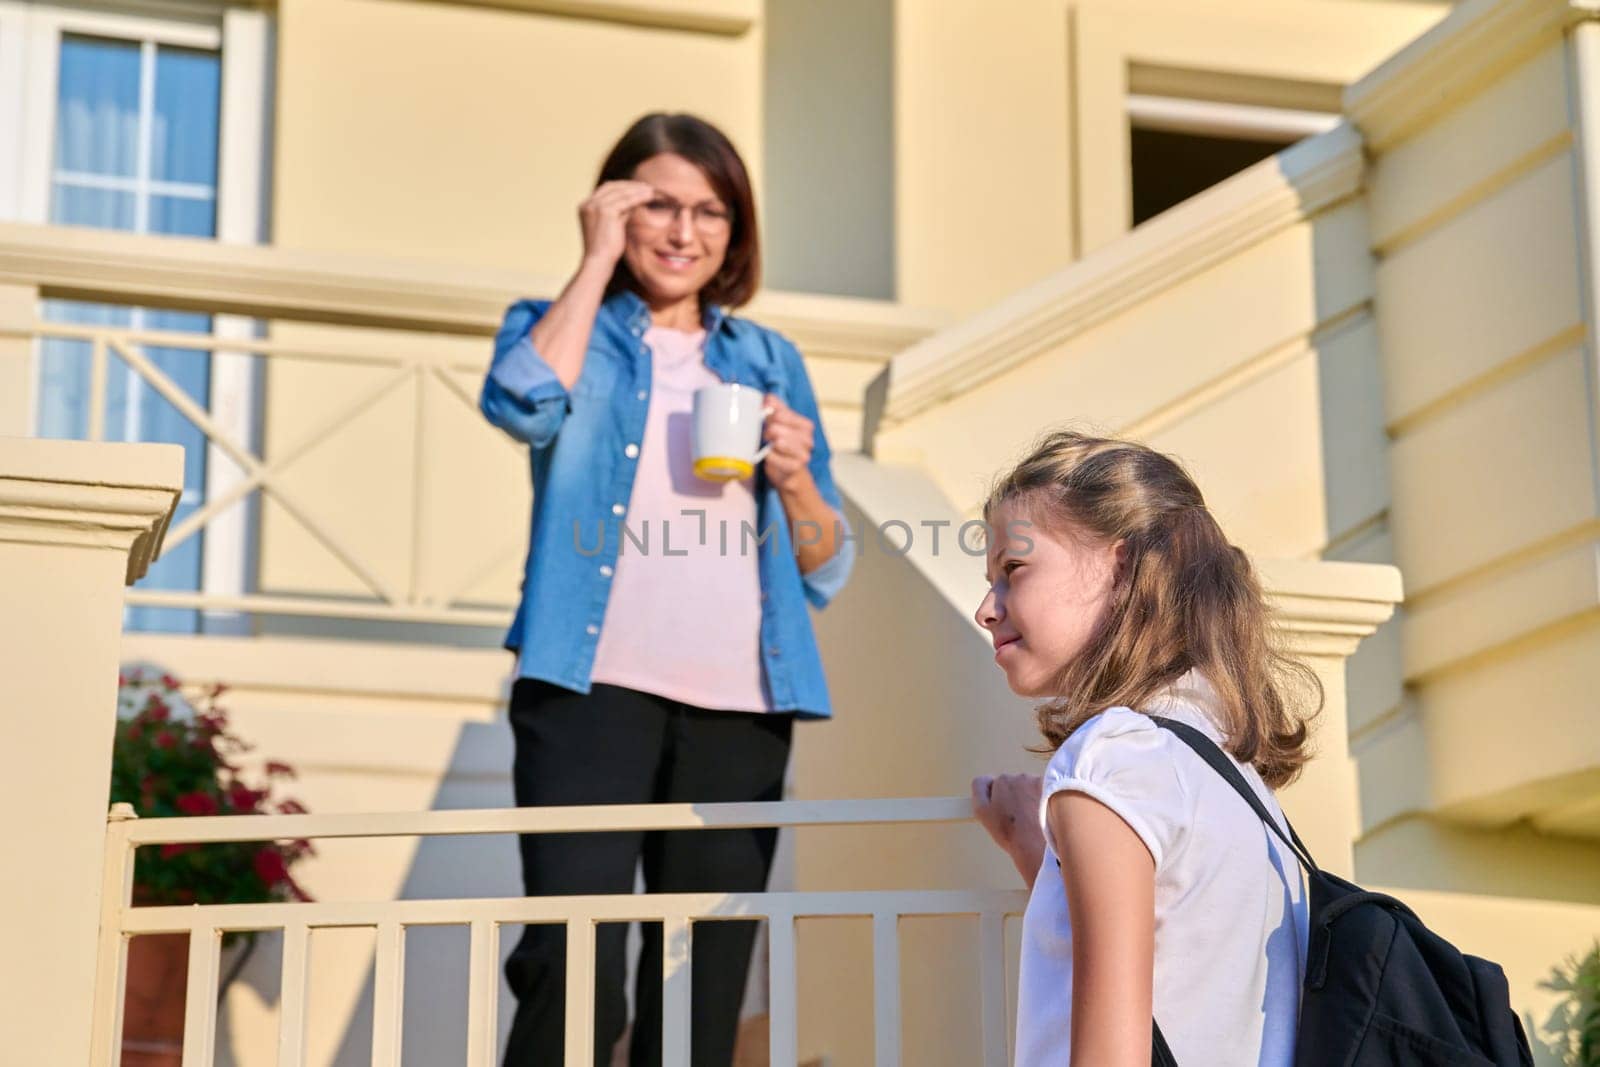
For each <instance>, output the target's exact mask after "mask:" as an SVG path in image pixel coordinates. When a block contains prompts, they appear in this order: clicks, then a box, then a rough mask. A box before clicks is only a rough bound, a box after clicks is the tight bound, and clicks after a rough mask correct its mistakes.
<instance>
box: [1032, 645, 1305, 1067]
mask: <svg viewBox="0 0 1600 1067" xmlns="http://www.w3.org/2000/svg"><path fill="white" fill-rule="evenodd" d="M1208 707H1215V694H1214V692H1213V691H1212V689H1211V686H1210V684H1209V683H1208V682H1206V680H1205V678H1204V677H1203V676H1202V675H1200V674H1198V673H1197V672H1194V671H1190V672H1189V673H1188V674H1186V675H1184V676H1183V677H1182V678H1181V679H1179V680H1178V681H1177V682H1176V683H1174V684H1173V685H1172V686H1171V687H1169V688H1168V689H1167V690H1165V691H1164V692H1163V693H1162V694H1161V695H1160V696H1159V697H1158V698H1157V699H1156V700H1154V701H1152V702H1151V704H1150V706H1149V708H1148V709H1147V710H1149V711H1150V712H1151V713H1153V714H1157V715H1163V716H1165V717H1167V718H1171V719H1177V720H1179V721H1181V722H1186V723H1189V724H1191V725H1193V726H1195V727H1196V728H1198V729H1200V730H1201V731H1203V732H1204V733H1205V734H1206V735H1207V736H1208V737H1210V738H1211V739H1212V740H1213V741H1217V742H1218V743H1220V742H1221V741H1222V737H1221V736H1220V734H1219V733H1218V729H1217V726H1216V725H1215V723H1214V722H1213V721H1212V719H1211V716H1210V715H1209V714H1208V713H1207V712H1206V710H1205V709H1206V708H1208ZM1230 758H1231V754H1230ZM1235 763H1237V761H1235ZM1240 770H1241V771H1243V773H1244V776H1245V780H1246V781H1248V782H1249V783H1250V786H1251V788H1253V789H1254V790H1255V791H1256V793H1257V795H1259V796H1260V797H1261V799H1262V802H1263V803H1264V804H1265V805H1266V807H1267V810H1268V811H1269V812H1271V813H1272V814H1273V815H1274V817H1275V818H1277V819H1279V820H1280V825H1283V823H1282V821H1281V820H1282V811H1281V809H1280V808H1279V807H1278V804H1277V801H1276V800H1275V799H1274V798H1273V796H1272V792H1271V791H1270V790H1269V789H1268V788H1267V787H1266V785H1265V784H1263V783H1262V781H1261V778H1260V776H1259V775H1258V774H1256V772H1255V769H1254V768H1252V767H1248V766H1242V765H1241V766H1240ZM1069 789H1070V790H1076V791H1079V792H1082V793H1087V794H1088V795H1090V796H1092V797H1094V798H1095V799H1097V800H1099V801H1100V802H1101V803H1103V804H1105V805H1106V806H1107V807H1109V808H1110V809H1111V810H1112V811H1114V812H1116V813H1117V814H1118V815H1119V816H1121V818H1122V819H1123V821H1124V822H1126V823H1127V824H1128V825H1129V826H1130V827H1132V828H1133V830H1134V832H1135V833H1137V834H1138V835H1139V837H1140V839H1141V840H1143V841H1144V843H1145V845H1146V847H1148V848H1149V849H1150V854H1151V855H1152V856H1153V857H1154V858H1155V862H1156V885H1155V905H1156V917H1155V918H1156V925H1155V986H1154V1002H1155V1003H1154V1009H1155V1018H1156V1022H1158V1023H1159V1024H1160V1025H1161V1032H1162V1035H1163V1036H1164V1037H1165V1038H1166V1039H1167V1044H1168V1046H1169V1047H1170V1048H1171V1049H1172V1054H1173V1056H1174V1057H1175V1058H1176V1059H1177V1061H1178V1063H1179V1065H1180V1067H1204V1065H1206V1064H1218V1065H1227V1067H1238V1065H1241V1064H1260V1065H1262V1067H1267V1065H1271V1067H1279V1065H1283V1067H1287V1065H1289V1064H1291V1063H1292V1062H1293V1060H1294V1036H1295V1028H1296V1025H1297V1023H1298V1020H1299V1015H1300V983H1301V980H1302V979H1303V977H1304V975H1305V957H1306V937H1307V923H1308V911H1307V900H1306V888H1305V876H1304V874H1303V872H1302V871H1301V870H1300V866H1299V863H1298V861H1296V859H1295V857H1294V853H1293V852H1292V851H1290V850H1289V848H1288V846H1286V845H1285V844H1283V842H1281V841H1280V840H1279V839H1278V837H1277V835H1276V834H1274V833H1272V832H1271V831H1270V830H1269V829H1268V828H1267V827H1266V826H1265V825H1263V823H1262V822H1261V820H1260V818H1258V817H1257V816H1256V814H1255V812H1254V811H1252V810H1251V809H1250V806H1249V805H1248V804H1246V803H1245V802H1244V799H1243V798H1242V797H1240V796H1239V794H1238V793H1236V792H1234V790H1233V787H1232V786H1230V785H1229V784H1228V783H1227V782H1226V781H1224V780H1223V778H1222V776H1221V775H1219V774H1217V772H1216V771H1214V770H1212V769H1211V768H1210V767H1209V766H1207V765H1206V764H1205V763H1204V762H1202V761H1201V759H1200V757H1199V756H1198V755H1196V754H1195V752H1194V751H1193V750H1192V749H1190V748H1189V747H1188V746H1187V745H1185V744H1184V743H1183V741H1182V740H1180V739H1179V738H1178V737H1177V736H1176V735H1174V734H1173V733H1172V732H1171V731H1170V730H1164V729H1162V728H1161V727H1159V726H1157V725H1156V724H1155V723H1153V722H1151V721H1150V720H1149V718H1147V717H1146V716H1144V715H1141V714H1140V713H1138V712H1136V711H1131V710H1129V709H1127V708H1112V709H1110V710H1108V711H1105V712H1102V713H1101V714H1099V715H1096V716H1095V717H1094V718H1092V719H1090V720H1089V721H1088V722H1086V723H1085V724H1084V725H1083V726H1081V727H1079V728H1078V730H1076V731H1075V732H1074V733H1073V734H1072V736H1071V737H1069V738H1067V740H1066V741H1065V742H1063V743H1062V745H1061V747H1060V748H1059V749H1057V750H1056V753H1055V756H1054V757H1053V758H1052V759H1051V760H1050V765H1049V767H1048V768H1047V769H1046V771H1045V774H1044V791H1043V793H1044V795H1043V799H1042V801H1041V802H1040V806H1039V819H1040V823H1041V824H1042V825H1045V841H1046V845H1045V857H1044V862H1043V864H1042V865H1041V866H1040V869H1039V873H1038V876H1037V877H1036V878H1035V879H1034V883H1033V892H1032V894H1031V895H1030V896H1029V898H1028V909H1027V912H1026V914H1025V915H1024V917H1023V923H1022V967H1021V979H1020V990H1019V994H1018V1003H1017V1058H1016V1064H1017V1067H1065V1065H1066V1064H1067V1063H1068V1062H1069V1060H1070V1058H1071V1051H1072V926H1071V923H1070V922H1069V919H1068V913H1067V898H1066V888H1065V887H1064V886H1063V885H1062V881H1061V871H1060V867H1059V865H1058V862H1057V858H1056V854H1055V849H1054V848H1053V847H1052V846H1051V845H1050V843H1049V842H1050V832H1049V828H1048V824H1046V823H1045V812H1046V808H1047V807H1048V805H1049V801H1050V798H1051V797H1052V796H1054V795H1055V794H1056V793H1059V792H1061V791H1063V790H1069Z"/></svg>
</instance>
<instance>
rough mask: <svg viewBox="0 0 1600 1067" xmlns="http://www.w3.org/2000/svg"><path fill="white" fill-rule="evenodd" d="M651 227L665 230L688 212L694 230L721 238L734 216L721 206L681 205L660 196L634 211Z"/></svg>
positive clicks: (730, 225) (670, 198) (668, 197)
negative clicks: (679, 216)
mask: <svg viewBox="0 0 1600 1067" xmlns="http://www.w3.org/2000/svg"><path fill="white" fill-rule="evenodd" d="M634 210H635V211H637V212H638V213H639V217H640V218H641V219H642V220H643V221H644V222H646V223H648V224H649V225H650V226H652V227H654V228H655V229H658V230H664V229H666V228H667V227H669V226H672V225H673V224H675V223H676V222H677V221H678V213H679V212H680V211H688V212H689V217H690V219H692V220H693V221H694V228H695V229H696V230H699V231H700V233H701V234H702V235H703V236H706V237H720V236H722V235H724V234H726V233H727V232H728V230H729V229H730V228H731V227H732V225H733V215H732V214H731V213H730V212H729V211H728V209H727V208H725V207H722V206H721V205H720V204H709V203H707V204H695V205H694V206H693V207H690V206H689V205H688V204H680V203H678V201H676V200H674V199H672V197H670V196H658V197H656V198H655V199H654V200H650V201H647V202H646V203H643V204H640V205H639V206H638V207H637V208H635V209H634Z"/></svg>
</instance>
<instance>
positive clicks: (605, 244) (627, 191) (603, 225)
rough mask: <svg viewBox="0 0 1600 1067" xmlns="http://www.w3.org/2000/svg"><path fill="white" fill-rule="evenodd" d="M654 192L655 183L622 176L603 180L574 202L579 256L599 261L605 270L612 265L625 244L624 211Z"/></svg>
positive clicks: (649, 196) (626, 216) (648, 197)
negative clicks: (579, 234) (579, 237)
mask: <svg viewBox="0 0 1600 1067" xmlns="http://www.w3.org/2000/svg"><path fill="white" fill-rule="evenodd" d="M655 196H656V190H655V186H653V185H651V184H650V183H649V182H636V181H626V180H624V181H610V182H605V183H603V184H602V185H601V186H600V187H599V188H597V189H596V190H595V191H594V192H592V193H590V194H589V196H588V198H587V199H585V200H584V202H583V203H581V204H579V205H578V225H579V226H580V227H581V228H582V230H583V258H584V259H585V260H592V261H595V262H597V263H599V264H601V265H603V266H604V267H605V268H606V270H607V271H609V270H610V269H611V268H612V267H614V266H615V265H616V262H617V260H619V259H621V258H622V250H623V248H624V247H625V246H626V244H627V224H628V213H629V212H630V211H632V210H633V209H634V208H636V207H638V206H639V205H640V204H643V203H647V202H648V201H650V200H653V199H654V198H655Z"/></svg>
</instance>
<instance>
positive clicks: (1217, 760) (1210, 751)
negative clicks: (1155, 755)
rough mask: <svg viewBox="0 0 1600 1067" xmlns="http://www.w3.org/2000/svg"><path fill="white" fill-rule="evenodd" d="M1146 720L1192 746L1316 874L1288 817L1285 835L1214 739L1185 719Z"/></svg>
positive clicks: (1160, 718)
mask: <svg viewBox="0 0 1600 1067" xmlns="http://www.w3.org/2000/svg"><path fill="white" fill-rule="evenodd" d="M1149 719H1150V721H1151V722H1153V723H1155V724H1156V725H1157V726H1160V727H1161V728H1162V729H1165V730H1170V731H1172V733H1174V734H1176V735H1177V737H1178V740H1180V741H1182V742H1183V743H1184V744H1186V745H1188V746H1189V747H1190V748H1192V749H1194V752H1195V755H1197V756H1199V757H1200V758H1201V759H1203V760H1205V761H1206V763H1207V764H1208V765H1209V766H1210V767H1211V769H1212V770H1214V771H1216V772H1217V773H1218V774H1220V775H1221V776H1222V778H1223V780H1224V781H1226V782H1227V783H1228V784H1229V785H1231V786H1233V789H1234V792H1236V793H1238V794H1239V795H1240V796H1241V797H1243V798H1244V801H1245V803H1246V804H1249V805H1250V809H1251V810H1252V811H1254V812H1255V813H1256V814H1257V815H1258V816H1260V817H1261V821H1262V822H1264V823H1266V824H1267V827H1268V828H1269V829H1270V830H1271V831H1272V832H1273V833H1275V834H1277V835H1278V840H1280V841H1282V842H1283V843H1284V844H1285V845H1287V846H1288V847H1289V850H1290V851H1291V852H1293V853H1294V854H1295V856H1296V857H1297V858H1298V859H1299V860H1300V862H1301V863H1302V864H1304V865H1305V868H1306V871H1307V873H1309V874H1316V873H1318V871H1320V870H1321V868H1319V867H1318V866H1317V861H1316V860H1314V859H1312V858H1311V851H1310V850H1309V849H1308V848H1306V846H1305V845H1304V843H1302V842H1301V840H1300V835H1299V834H1297V833H1295V832H1294V826H1293V825H1292V824H1291V823H1290V822H1289V817H1288V816H1287V815H1285V816H1284V817H1283V823H1284V825H1285V826H1288V827H1289V834H1288V836H1287V837H1286V836H1284V833H1283V830H1282V829H1281V828H1280V827H1279V826H1278V820H1277V819H1274V818H1273V817H1272V814H1271V813H1270V812H1268V811H1267V806H1266V805H1265V804H1263V803H1261V798H1260V797H1259V796H1257V795H1256V791H1255V790H1254V789H1251V788H1250V783H1248V782H1246V781H1245V780H1244V775H1242V774H1240V773H1239V768H1238V767H1237V766H1235V765H1234V762H1233V761H1232V760H1231V759H1229V758H1228V757H1227V755H1226V754H1225V753H1224V752H1223V751H1222V749H1220V748H1218V747H1217V744H1216V742H1215V741H1212V740H1211V738H1209V737H1207V736H1206V735H1205V734H1203V733H1201V732H1200V731H1199V730H1197V729H1195V728H1194V727H1193V726H1190V725H1189V724H1188V723H1186V722H1179V721H1178V720H1176V719H1168V718H1164V717H1162V716H1160V715H1151V716H1149Z"/></svg>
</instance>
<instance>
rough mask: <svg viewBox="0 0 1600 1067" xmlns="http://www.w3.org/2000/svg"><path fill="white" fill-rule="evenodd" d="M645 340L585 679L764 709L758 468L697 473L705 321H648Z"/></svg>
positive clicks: (722, 706) (723, 706) (702, 703)
mask: <svg viewBox="0 0 1600 1067" xmlns="http://www.w3.org/2000/svg"><path fill="white" fill-rule="evenodd" d="M644 341H645V344H647V345H649V347H650V352H651V360H650V366H651V384H650V410H649V412H648V414H647V415H646V417H645V427H644V439H643V440H642V441H640V442H638V445H639V455H638V461H639V466H638V469H637V471H636V472H635V475H634V480H633V496H632V498H631V499H630V500H629V501H628V512H627V516H626V518H624V520H623V533H622V537H621V547H620V550H619V552H618V556H617V563H616V567H615V570H614V573H613V574H612V576H611V596H610V599H609V600H608V601H607V602H606V615H605V624H604V625H603V626H602V627H601V629H600V639H599V642H598V644H597V645H596V647H595V654H594V667H593V669H592V671H591V672H590V681H591V682H607V683H609V684H611V685H622V686H627V687H628V688H629V689H637V690H640V691H642V692H647V693H656V694H659V695H660V696H664V697H668V698H670V699H672V700H681V701H683V702H684V703H686V704H693V705H695V706H696V707H701V708H714V709H718V710H723V711H771V710H772V699H771V696H770V694H768V692H767V689H766V685H765V682H764V679H763V677H762V671H761V576H760V574H759V573H758V572H757V570H756V566H757V562H758V560H757V555H756V553H757V543H756V530H757V527H756V498H755V476H754V475H752V476H751V477H749V478H745V479H743V480H741V481H734V482H708V481H705V480H704V479H702V478H700V477H699V476H697V475H696V474H695V473H694V457H693V455H692V449H693V442H692V439H691V433H690V431H691V428H692V426H693V421H694V413H693V412H694V391H695V390H696V389H699V388H700V387H701V386H704V385H714V384H716V383H717V382H719V381H721V379H720V378H718V377H717V376H716V374H714V373H713V372H712V371H711V370H709V369H707V367H706V365H705V361H704V359H703V355H702V344H703V342H704V341H705V331H704V330H695V331H693V332H686V331H683V330H673V329H668V328H666V327H661V326H652V327H650V328H649V329H648V330H646V331H645V334H644ZM685 511H690V512H702V511H703V512H704V513H705V517H704V519H703V520H702V518H701V516H700V515H699V514H687V515H685V514H683V513H684V512H685ZM745 527H748V529H749V534H748V535H746V534H745V533H744V528H745Z"/></svg>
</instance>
